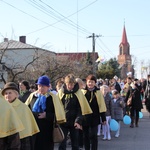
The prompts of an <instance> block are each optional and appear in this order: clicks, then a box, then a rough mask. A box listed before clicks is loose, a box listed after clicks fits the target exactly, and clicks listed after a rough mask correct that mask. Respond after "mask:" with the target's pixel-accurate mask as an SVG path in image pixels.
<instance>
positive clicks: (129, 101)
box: [127, 95, 132, 106]
mask: <svg viewBox="0 0 150 150" xmlns="http://www.w3.org/2000/svg"><path fill="white" fill-rule="evenodd" d="M131 105H132V95H131V96H130V97H129V98H128V100H127V106H131Z"/></svg>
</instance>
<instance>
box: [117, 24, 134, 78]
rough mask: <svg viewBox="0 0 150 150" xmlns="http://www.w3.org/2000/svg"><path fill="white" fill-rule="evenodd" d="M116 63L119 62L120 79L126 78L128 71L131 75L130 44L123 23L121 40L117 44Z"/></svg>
mask: <svg viewBox="0 0 150 150" xmlns="http://www.w3.org/2000/svg"><path fill="white" fill-rule="evenodd" d="M118 63H119V64H120V68H121V79H124V78H126V77H127V73H128V72H132V75H133V67H132V59H131V55H130V45H129V43H128V40H127V35H126V28H125V25H124V28H123V34H122V41H121V43H120V45H119V55H118Z"/></svg>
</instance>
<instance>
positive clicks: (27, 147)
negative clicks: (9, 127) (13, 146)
mask: <svg viewBox="0 0 150 150" xmlns="http://www.w3.org/2000/svg"><path fill="white" fill-rule="evenodd" d="M20 141H21V150H32V149H31V148H32V146H31V142H30V137H26V138H23V139H21V140H20Z"/></svg>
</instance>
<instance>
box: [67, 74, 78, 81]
mask: <svg viewBox="0 0 150 150" xmlns="http://www.w3.org/2000/svg"><path fill="white" fill-rule="evenodd" d="M65 83H76V80H75V76H74V75H73V74H68V75H67V76H66V77H65Z"/></svg>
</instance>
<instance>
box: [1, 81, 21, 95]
mask: <svg viewBox="0 0 150 150" xmlns="http://www.w3.org/2000/svg"><path fill="white" fill-rule="evenodd" d="M8 89H12V90H16V91H17V92H18V93H19V89H18V86H17V84H16V83H14V82H8V83H6V84H5V86H4V88H3V89H2V91H1V93H2V95H3V96H4V92H5V91H6V90H8Z"/></svg>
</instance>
